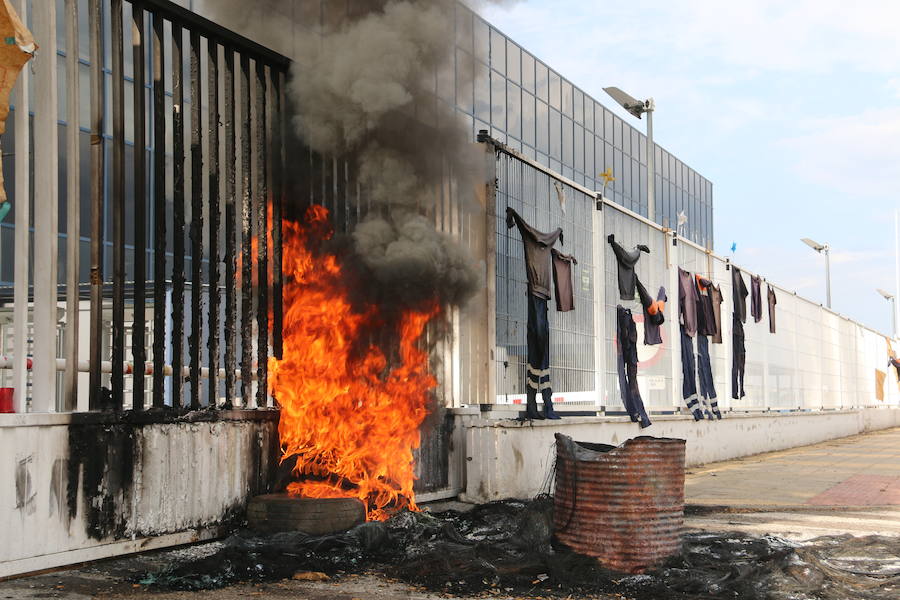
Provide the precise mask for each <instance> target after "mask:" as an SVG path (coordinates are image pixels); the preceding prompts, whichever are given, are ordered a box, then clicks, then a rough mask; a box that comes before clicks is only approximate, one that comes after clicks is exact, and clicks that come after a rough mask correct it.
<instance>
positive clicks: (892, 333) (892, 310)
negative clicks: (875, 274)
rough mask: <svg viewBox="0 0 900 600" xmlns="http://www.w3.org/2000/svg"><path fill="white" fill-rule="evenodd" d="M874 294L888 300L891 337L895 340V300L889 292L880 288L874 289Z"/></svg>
mask: <svg viewBox="0 0 900 600" xmlns="http://www.w3.org/2000/svg"><path fill="white" fill-rule="evenodd" d="M875 291H876V292H878V293H879V294H881V295H882V296H883V297H884V299H885V300H888V301H889V302H890V303H891V335H892V336H894V337H895V338H896V337H897V299H896V298H895V297H894V295H893V294H892V293H890V292H887V291H885V290H883V289H881V288H876V289H875Z"/></svg>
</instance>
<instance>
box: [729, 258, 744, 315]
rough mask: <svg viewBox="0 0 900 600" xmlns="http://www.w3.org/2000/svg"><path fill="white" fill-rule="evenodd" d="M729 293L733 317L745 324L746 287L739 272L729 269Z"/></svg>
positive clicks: (733, 268) (734, 268)
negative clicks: (732, 305)
mask: <svg viewBox="0 0 900 600" xmlns="http://www.w3.org/2000/svg"><path fill="white" fill-rule="evenodd" d="M731 293H732V300H733V302H734V316H735V317H736V318H737V319H738V320H739V321H740V322H741V323H746V322H747V293H748V292H747V286H746V284H745V283H744V277H743V276H742V275H741V270H740V269H738V268H737V267H735V266H734V265H732V267H731Z"/></svg>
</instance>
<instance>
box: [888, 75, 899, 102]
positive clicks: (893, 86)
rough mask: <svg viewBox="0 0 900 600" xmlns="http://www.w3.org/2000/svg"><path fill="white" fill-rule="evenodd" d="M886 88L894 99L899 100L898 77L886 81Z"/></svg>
mask: <svg viewBox="0 0 900 600" xmlns="http://www.w3.org/2000/svg"><path fill="white" fill-rule="evenodd" d="M887 87H888V89H889V90H890V91H891V92H892V93H893V94H894V96H895V97H897V98H900V77H894V78H892V79H888V82H887Z"/></svg>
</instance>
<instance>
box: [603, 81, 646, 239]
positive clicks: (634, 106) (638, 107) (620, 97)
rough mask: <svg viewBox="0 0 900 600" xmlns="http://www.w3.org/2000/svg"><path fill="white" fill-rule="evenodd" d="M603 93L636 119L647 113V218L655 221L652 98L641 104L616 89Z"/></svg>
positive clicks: (609, 89) (607, 88)
mask: <svg viewBox="0 0 900 600" xmlns="http://www.w3.org/2000/svg"><path fill="white" fill-rule="evenodd" d="M603 91H604V92H606V93H607V94H609V95H610V96H611V97H612V99H613V100H615V101H616V102H618V103H619V104H620V105H621V106H622V108H624V109H625V110H627V111H628V112H629V113H631V114H632V115H634V116H635V117H637V118H638V119H640V118H641V115H643V114H644V113H647V218H648V219H650V220H651V221H656V194H655V190H654V183H655V181H656V177H655V174H654V158H655V157H656V152H654V147H653V111H654V110H656V103H655V102H654V101H653V98H647V99H646V100H644V101H643V102H641V101H640V100H637V99H636V98H633V97H632V96H631V95H629V94H627V93H625V92H623V91H622V90H620V89H619V88H617V87H606V88H603Z"/></svg>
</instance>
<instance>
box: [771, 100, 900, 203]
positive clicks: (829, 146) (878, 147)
mask: <svg viewBox="0 0 900 600" xmlns="http://www.w3.org/2000/svg"><path fill="white" fill-rule="evenodd" d="M800 129H801V131H802V133H800V134H798V135H795V136H793V137H790V138H787V139H784V140H781V141H780V142H778V145H779V146H781V147H782V148H783V149H785V150H788V151H789V152H790V158H789V160H790V162H791V164H792V166H793V169H794V170H795V172H796V173H797V174H798V175H800V176H801V177H803V178H804V179H806V180H807V181H810V182H814V183H817V184H821V185H824V186H826V187H828V188H831V189H834V190H835V191H839V192H841V193H844V194H847V195H848V196H849V197H850V199H852V198H854V197H856V196H859V195H865V196H884V195H890V194H894V193H896V191H897V190H898V189H900V143H898V140H900V107H893V108H888V109H869V110H866V111H864V112H863V113H861V114H858V115H851V116H845V117H834V118H820V119H809V120H807V121H805V122H803V123H801V124H800Z"/></svg>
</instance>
